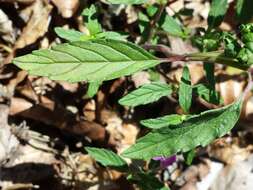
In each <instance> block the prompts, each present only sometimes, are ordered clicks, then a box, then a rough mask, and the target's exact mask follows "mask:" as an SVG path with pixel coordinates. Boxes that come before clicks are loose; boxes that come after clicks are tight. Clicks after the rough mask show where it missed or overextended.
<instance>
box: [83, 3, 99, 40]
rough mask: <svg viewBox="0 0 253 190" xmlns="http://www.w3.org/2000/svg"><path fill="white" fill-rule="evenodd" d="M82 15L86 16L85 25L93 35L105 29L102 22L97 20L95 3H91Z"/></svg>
mask: <svg viewBox="0 0 253 190" xmlns="http://www.w3.org/2000/svg"><path fill="white" fill-rule="evenodd" d="M82 15H83V16H84V18H85V25H86V26H87V28H88V30H89V32H90V35H91V36H93V35H95V34H98V33H100V32H102V31H103V30H102V26H101V24H99V22H98V20H97V10H96V7H95V5H91V6H90V8H86V9H84V10H83V12H82Z"/></svg>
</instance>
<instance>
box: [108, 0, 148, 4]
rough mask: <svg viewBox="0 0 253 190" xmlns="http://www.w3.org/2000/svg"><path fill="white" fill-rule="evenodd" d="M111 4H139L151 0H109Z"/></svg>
mask: <svg viewBox="0 0 253 190" xmlns="http://www.w3.org/2000/svg"><path fill="white" fill-rule="evenodd" d="M107 1H108V2H109V3H111V4H125V5H134V4H135V5H137V4H143V3H147V2H148V1H149V0H107Z"/></svg>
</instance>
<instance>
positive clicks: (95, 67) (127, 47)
mask: <svg viewBox="0 0 253 190" xmlns="http://www.w3.org/2000/svg"><path fill="white" fill-rule="evenodd" d="M13 62H14V64H16V65H17V66H18V67H20V68H22V69H24V70H27V71H28V72H29V73H30V74H31V75H37V76H46V77H49V78H50V79H52V80H63V81H69V82H79V81H87V82H96V81H101V82H103V81H106V80H111V79H115V78H118V77H121V76H125V75H130V74H132V73H135V72H137V71H140V70H144V69H148V68H150V67H154V66H155V65H157V64H159V62H160V61H159V60H158V59H157V58H156V57H154V56H153V55H151V54H150V53H148V52H147V51H145V50H143V49H142V48H140V47H138V46H136V45H134V44H132V43H129V42H122V41H117V40H109V39H108V40H90V41H80V42H71V43H65V44H61V45H56V46H54V47H52V49H50V50H49V49H43V50H37V51H33V52H32V53H31V54H28V55H25V56H21V57H17V58H15V59H14V60H13Z"/></svg>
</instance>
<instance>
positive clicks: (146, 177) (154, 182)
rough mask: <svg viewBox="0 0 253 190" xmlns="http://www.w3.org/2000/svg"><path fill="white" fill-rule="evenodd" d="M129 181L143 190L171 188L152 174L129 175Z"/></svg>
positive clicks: (166, 189) (165, 189)
mask: <svg viewBox="0 0 253 190" xmlns="http://www.w3.org/2000/svg"><path fill="white" fill-rule="evenodd" d="M127 179H128V180H129V181H130V182H132V183H135V184H137V185H138V187H139V188H140V189H143V190H169V188H168V187H166V186H164V184H163V183H162V182H160V181H159V180H158V179H157V178H156V177H155V175H154V174H152V173H144V172H142V173H136V174H134V175H129V176H128V177H127Z"/></svg>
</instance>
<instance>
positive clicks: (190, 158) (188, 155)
mask: <svg viewBox="0 0 253 190" xmlns="http://www.w3.org/2000/svg"><path fill="white" fill-rule="evenodd" d="M195 156H196V153H195V149H192V150H190V151H189V152H186V153H185V155H184V158H185V163H186V164H187V165H188V166H189V165H191V164H192V161H193V159H194V157H195Z"/></svg>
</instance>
